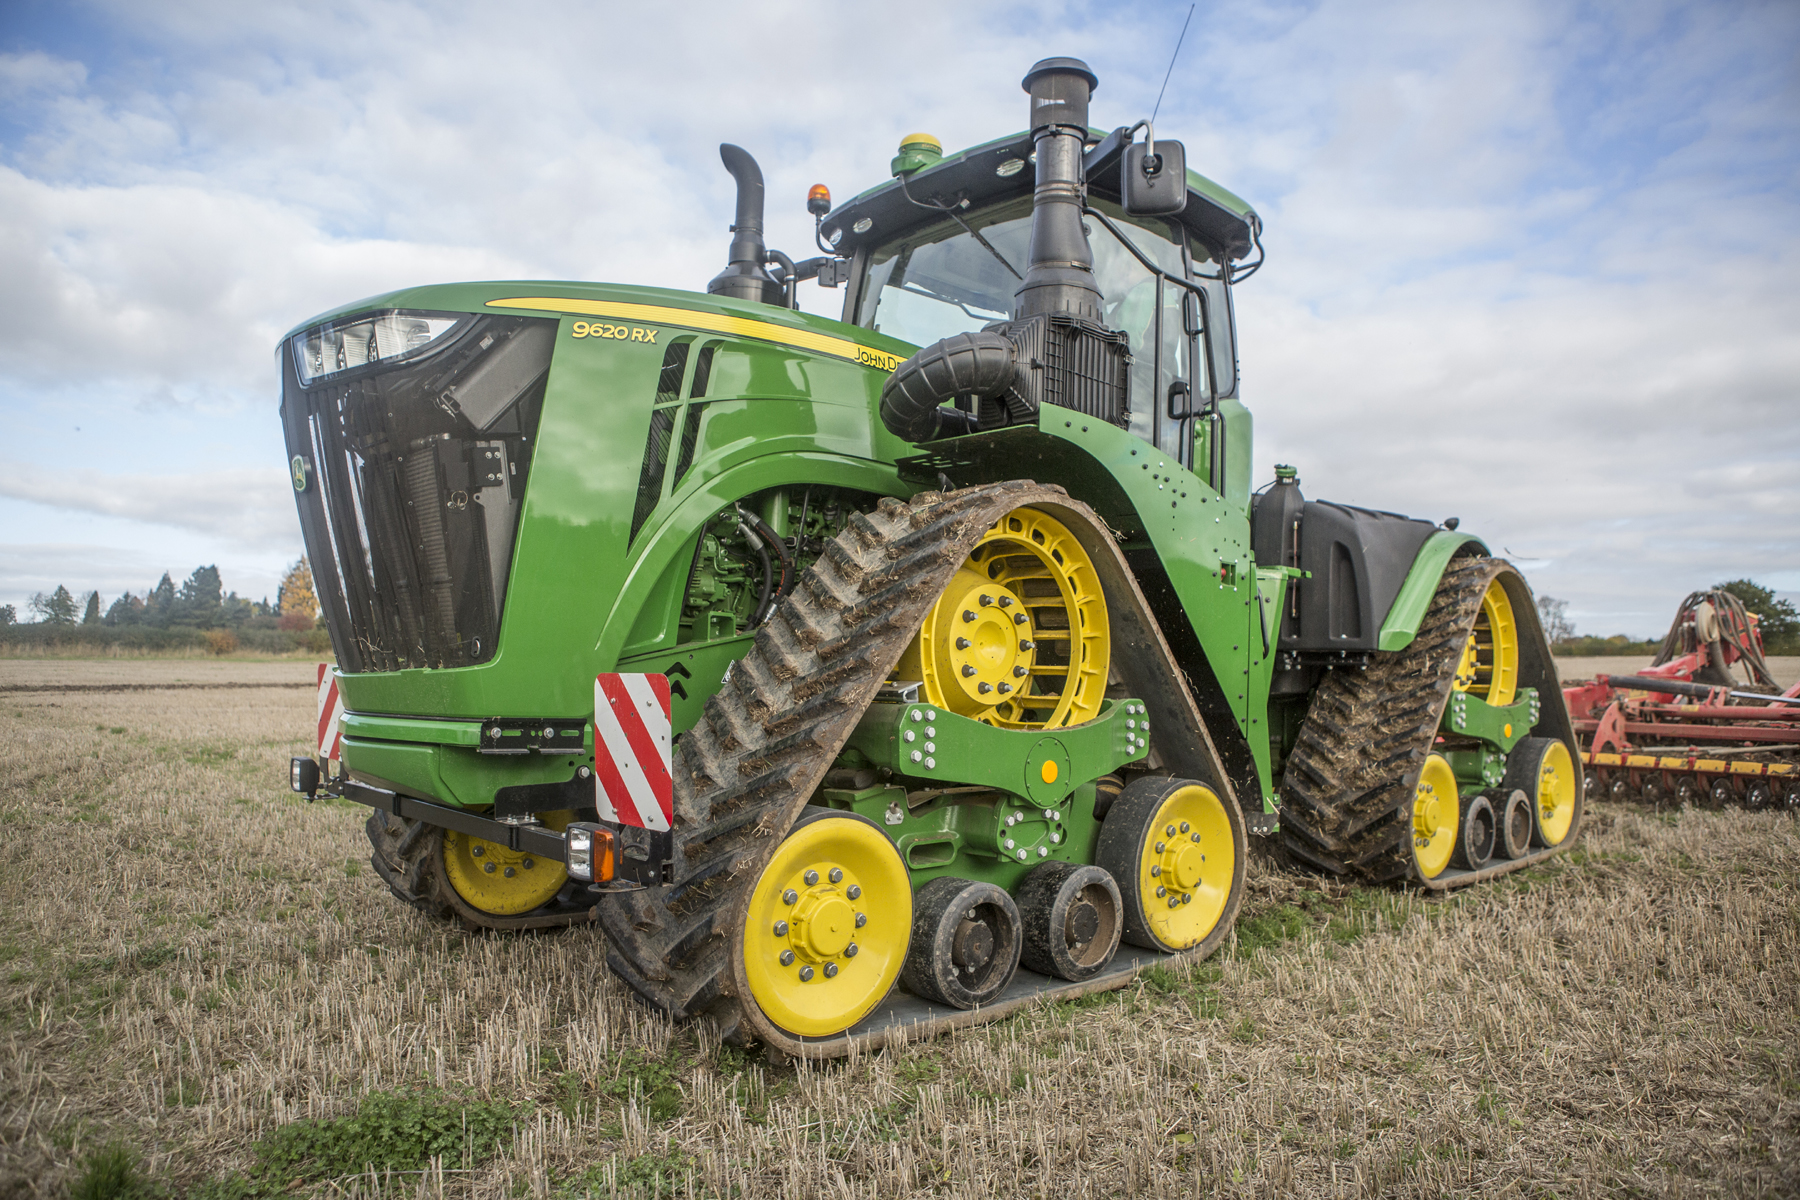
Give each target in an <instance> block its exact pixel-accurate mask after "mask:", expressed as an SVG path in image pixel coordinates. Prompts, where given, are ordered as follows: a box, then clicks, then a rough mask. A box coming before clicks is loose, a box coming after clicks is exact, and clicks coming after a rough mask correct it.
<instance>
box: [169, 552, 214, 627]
mask: <svg viewBox="0 0 1800 1200" xmlns="http://www.w3.org/2000/svg"><path fill="white" fill-rule="evenodd" d="M224 591H225V589H224V588H223V587H222V586H221V585H220V583H219V568H218V567H216V566H212V567H195V568H194V573H193V574H192V575H189V576H188V577H187V581H186V582H184V583H183V584H182V585H181V590H180V591H178V592H176V593H175V617H174V623H175V624H178V625H197V626H199V627H200V628H202V629H210V628H211V627H212V626H214V625H217V624H218V623H219V617H220V611H219V610H220V607H221V605H222V604H223V603H224V599H225V596H224Z"/></svg>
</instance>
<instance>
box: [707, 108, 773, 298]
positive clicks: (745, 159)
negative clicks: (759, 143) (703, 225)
mask: <svg viewBox="0 0 1800 1200" xmlns="http://www.w3.org/2000/svg"><path fill="white" fill-rule="evenodd" d="M719 158H720V160H721V161H723V162H724V164H725V169H726V170H727V171H730V172H731V177H732V178H733V179H735V180H737V220H736V222H734V223H733V224H732V226H731V233H732V238H731V250H730V252H729V253H728V254H727V255H726V263H725V269H724V270H723V271H720V272H719V273H718V274H717V275H715V276H713V280H712V282H711V283H709V284H707V285H706V292H707V295H709V296H730V297H732V298H733V299H736V300H760V301H762V302H763V303H764V304H778V305H779V304H783V303H784V301H783V294H782V286H781V284H779V283H777V282H776V281H775V277H774V276H772V275H770V274H769V272H768V271H767V270H766V269H765V268H764V266H763V263H764V262H765V261H767V259H768V247H767V246H765V245H764V244H763V177H762V168H761V167H759V166H757V165H756V160H755V159H754V158H751V157H750V152H749V151H747V150H745V149H744V148H743V147H742V146H733V145H732V144H731V143H730V142H725V143H723V144H722V145H720V147H719Z"/></svg>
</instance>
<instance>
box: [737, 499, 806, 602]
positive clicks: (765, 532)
mask: <svg viewBox="0 0 1800 1200" xmlns="http://www.w3.org/2000/svg"><path fill="white" fill-rule="evenodd" d="M737 514H738V520H739V521H740V522H741V523H742V525H743V528H744V533H745V535H746V536H747V537H749V538H751V540H753V541H755V542H758V543H760V545H758V547H757V553H758V554H759V555H760V556H761V557H762V565H763V594H762V599H761V600H760V601H759V602H758V603H757V606H756V614H755V615H754V616H753V617H751V618H750V624H751V627H752V628H754V627H756V626H759V625H761V624H762V623H763V622H764V621H766V620H768V619H769V614H770V613H772V612H774V611H775V606H776V605H777V604H780V603H781V600H782V597H784V596H786V595H787V594H788V591H789V589H790V588H792V587H793V583H794V556H793V554H792V553H791V552H790V551H789V550H788V548H787V543H786V542H784V541H783V540H782V539H781V535H779V534H777V533H776V532H775V531H774V530H773V529H771V528H770V527H769V523H768V522H767V521H765V520H763V519H762V518H761V517H759V516H757V515H756V514H755V513H752V512H745V511H744V510H743V509H741V508H740V509H738V510H737ZM763 546H767V547H768V550H765V549H763ZM769 550H773V551H775V556H776V557H777V558H779V559H780V560H781V582H780V584H779V585H777V584H776V583H775V579H774V574H775V573H774V568H773V566H772V565H771V564H770V562H769Z"/></svg>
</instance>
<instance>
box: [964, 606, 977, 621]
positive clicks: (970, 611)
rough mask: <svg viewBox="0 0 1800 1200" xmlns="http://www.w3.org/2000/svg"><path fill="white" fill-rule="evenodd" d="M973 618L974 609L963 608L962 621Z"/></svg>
mask: <svg viewBox="0 0 1800 1200" xmlns="http://www.w3.org/2000/svg"><path fill="white" fill-rule="evenodd" d="M974 619H975V610H974V609H972V608H965V609H963V620H964V621H973V620H974Z"/></svg>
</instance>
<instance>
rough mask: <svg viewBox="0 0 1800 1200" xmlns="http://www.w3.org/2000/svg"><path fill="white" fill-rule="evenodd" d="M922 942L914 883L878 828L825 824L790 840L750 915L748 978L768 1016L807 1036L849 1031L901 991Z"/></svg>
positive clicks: (769, 869)
mask: <svg viewBox="0 0 1800 1200" xmlns="http://www.w3.org/2000/svg"><path fill="white" fill-rule="evenodd" d="M911 934H912V882H911V880H909V879H908V878H907V873H906V866H905V864H904V863H902V862H901V861H900V852H899V851H898V850H896V849H895V848H894V843H893V842H891V841H889V840H888V837H887V835H886V834H884V833H882V832H881V830H879V829H877V828H876V827H875V826H874V825H872V824H870V823H868V822H866V821H862V820H858V819H856V818H854V817H848V816H829V817H820V818H817V819H814V820H812V821H808V822H807V823H805V824H803V825H801V826H799V827H798V828H796V829H795V830H794V831H793V832H792V833H790V834H788V836H787V838H786V840H784V841H783V842H782V843H781V845H780V846H778V847H776V849H775V854H774V857H772V858H771V859H770V860H769V864H768V866H766V867H764V868H763V873H762V876H761V878H759V879H758V880H757V882H756V887H755V889H754V890H753V891H752V892H751V894H750V907H749V910H748V911H747V913H746V914H745V917H744V946H743V948H744V978H745V981H746V982H747V983H748V984H749V985H750V996H751V998H752V999H753V1000H755V1002H756V1004H757V1007H759V1008H761V1009H762V1011H763V1013H764V1015H766V1016H767V1017H768V1018H769V1020H771V1021H773V1022H774V1023H775V1024H776V1025H778V1026H780V1027H781V1028H782V1029H785V1030H787V1031H788V1032H789V1033H792V1034H797V1035H799V1036H801V1037H829V1036H831V1035H832V1034H835V1033H842V1032H843V1031H844V1030H846V1029H848V1028H850V1027H851V1026H852V1025H854V1024H856V1023H857V1022H858V1021H860V1020H862V1019H863V1018H864V1017H866V1016H868V1015H869V1012H870V1011H871V1010H872V1009H874V1007H875V1006H876V1005H877V1004H880V1003H881V1001H882V998H883V997H885V996H886V995H887V994H888V991H889V989H891V988H892V987H893V986H894V980H896V979H898V978H899V976H900V967H901V965H902V964H903V963H904V962H905V961H906V947H907V942H908V939H909V938H910V937H911Z"/></svg>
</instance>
